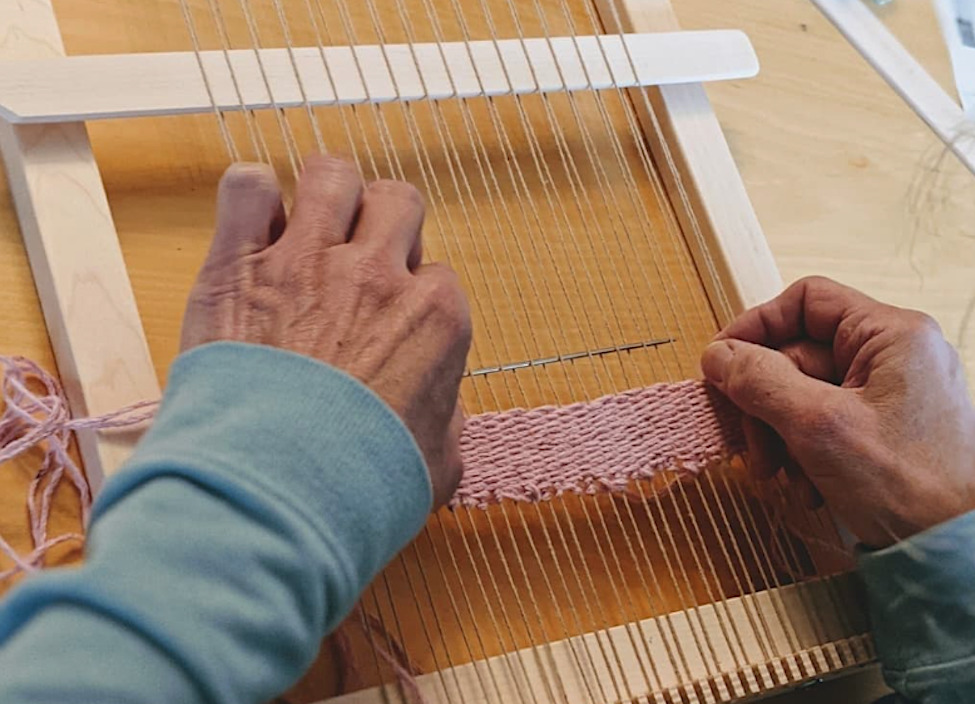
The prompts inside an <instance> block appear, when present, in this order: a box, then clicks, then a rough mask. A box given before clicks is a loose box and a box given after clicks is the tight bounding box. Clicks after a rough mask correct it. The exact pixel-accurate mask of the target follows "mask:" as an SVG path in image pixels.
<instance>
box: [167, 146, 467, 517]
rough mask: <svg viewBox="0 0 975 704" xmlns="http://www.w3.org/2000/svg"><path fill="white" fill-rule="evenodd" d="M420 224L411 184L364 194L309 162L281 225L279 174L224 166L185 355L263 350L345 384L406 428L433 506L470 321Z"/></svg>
mask: <svg viewBox="0 0 975 704" xmlns="http://www.w3.org/2000/svg"><path fill="white" fill-rule="evenodd" d="M423 214H424V205H423V199H422V197H421V196H420V194H419V193H418V192H417V190H416V189H415V188H413V186H410V185H409V184H407V183H403V182H399V181H377V182H375V183H370V184H369V185H365V184H363V182H362V178H361V177H360V176H359V173H358V172H357V171H356V169H355V167H354V166H353V165H352V164H350V163H349V162H347V161H343V160H342V159H337V158H335V157H324V156H313V157H310V158H308V159H307V160H306V162H305V170H304V173H303V174H302V175H301V179H300V180H299V182H298V186H297V192H296V195H295V204H294V207H293V208H292V211H291V216H290V218H289V219H288V220H287V221H286V219H285V215H284V207H283V205H282V202H281V190H280V188H279V186H278V182H277V179H276V178H275V176H274V171H273V170H272V169H271V168H270V167H268V166H262V165H259V164H249V165H247V164H238V165H235V166H232V167H231V168H230V169H229V170H228V171H227V174H226V175H225V176H224V178H223V180H222V181H221V183H220V194H219V197H218V203H217V231H216V235H215V236H214V238H213V244H212V245H211V248H210V253H209V255H208V256H207V259H206V262H204V264H203V268H202V270H201V271H200V274H199V276H198V277H197V280H196V285H195V286H194V287H193V291H192V293H191V294H190V299H189V303H188V304H187V307H186V316H185V318H184V320H183V335H182V344H181V346H182V349H183V350H187V349H190V348H192V347H196V346H197V345H202V344H205V343H207V342H215V341H217V340H236V341H239V342H250V343H257V344H263V345H271V346H274V347H281V348H283V349H286V350H290V351H292V352H297V353H298V354H302V355H306V356H308V357H313V358H315V359H318V360H320V361H322V362H326V363H327V364H331V365H332V366H334V367H337V368H338V369H341V370H342V371H344V372H346V373H348V374H350V375H352V376H354V377H355V378H357V379H358V380H359V381H361V382H362V383H364V384H365V385H366V386H368V387H369V388H371V389H372V390H373V391H374V392H375V393H376V394H377V395H378V396H379V397H380V398H382V399H383V400H384V401H385V402H386V403H387V404H389V406H390V407H391V408H392V409H393V410H394V411H395V412H396V413H397V414H398V415H399V416H400V418H402V420H403V422H404V423H405V424H406V427H407V428H409V429H410V432H411V433H412V434H413V437H414V438H415V439H416V442H417V445H419V447H420V450H421V451H422V452H423V456H424V459H425V460H426V463H427V468H428V469H429V471H430V481H431V484H432V486H433V500H434V506H435V507H439V506H441V505H443V504H444V503H446V502H447V500H448V499H449V498H450V497H451V496H452V495H453V493H454V490H455V489H456V487H457V483H458V482H459V481H460V476H461V470H462V466H461V458H460V446H459V442H460V431H461V428H462V427H463V416H462V415H461V411H460V406H459V404H458V401H457V394H458V388H459V386H460V380H461V375H462V374H463V371H464V365H465V361H466V358H467V350H468V348H469V347H470V344H471V321H470V314H469V311H468V307H467V299H466V298H465V296H464V292H463V290H462V289H461V287H460V284H459V282H458V280H457V277H456V275H455V274H454V273H453V272H452V271H451V270H450V269H449V268H448V267H446V266H444V265H442V264H422V263H421V261H420V259H421V251H422V244H421V241H420V228H421V225H422V223H423Z"/></svg>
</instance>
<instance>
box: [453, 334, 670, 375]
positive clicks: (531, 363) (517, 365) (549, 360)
mask: <svg viewBox="0 0 975 704" xmlns="http://www.w3.org/2000/svg"><path fill="white" fill-rule="evenodd" d="M675 341H676V340H675V338H672V337H667V338H660V339H659V340H647V341H646V342H631V343H629V344H626V345H615V346H613V347H600V348H599V349H596V350H585V351H584V352H570V353H569V354H560V355H555V356H552V357H539V358H537V359H525V360H522V361H520V362H510V363H508V364H501V365H498V366H494V367H482V368H480V369H472V370H471V371H469V372H466V373H465V374H464V376H465V377H473V376H487V375H488V374H497V373H499V372H513V371H516V370H518V369H530V368H532V367H544V366H547V365H549V364H558V363H559V362H572V361H574V360H577V359H590V358H592V357H602V356H604V355H607V354H616V353H618V352H632V351H633V350H642V349H647V348H649V347H660V346H662V345H669V344H671V343H673V342H675Z"/></svg>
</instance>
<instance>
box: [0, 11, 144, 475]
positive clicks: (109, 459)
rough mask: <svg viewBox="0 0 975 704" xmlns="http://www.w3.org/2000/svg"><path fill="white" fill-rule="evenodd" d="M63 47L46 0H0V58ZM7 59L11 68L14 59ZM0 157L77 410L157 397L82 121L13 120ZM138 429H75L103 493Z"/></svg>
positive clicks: (93, 411)
mask: <svg viewBox="0 0 975 704" xmlns="http://www.w3.org/2000/svg"><path fill="white" fill-rule="evenodd" d="M62 53H63V48H62V44H61V36H60V33H59V32H58V25H57V21H56V19H55V17H54V10H53V9H52V7H51V2H50V0H0V57H3V58H7V59H18V58H23V59H24V60H30V59H33V58H36V57H39V56H57V55H59V54H62ZM7 65H13V62H9V63H8V64H7ZM0 154H2V156H3V161H4V163H5V164H6V167H7V174H8V179H9V182H10V191H11V193H12V195H13V199H14V204H15V205H16V207H17V214H18V216H19V220H20V226H21V230H22V232H23V237H24V244H25V246H26V248H27V254H28V255H29V257H30V265H31V269H32V271H33V274H34V281H35V283H36V285H37V294H38V296H39V297H40V300H41V305H42V306H43V309H44V318H45V320H46V322H47V329H48V332H49V334H50V336H51V346H52V347H53V348H54V353H55V355H56V356H57V362H58V372H59V373H60V377H61V382H62V383H63V384H64V389H65V391H66V392H67V395H68V400H69V402H70V404H71V411H72V413H73V414H74V415H75V416H85V415H97V414H99V413H107V412H109V411H115V410H118V409H119V408H122V407H123V406H126V405H128V404H130V403H133V402H135V401H143V400H146V399H154V398H158V397H159V384H158V382H157V381H156V372H155V369H154V368H153V365H152V359H151V357H150V355H149V347H148V345H147V344H146V337H145V334H144V333H143V331H142V322H141V320H140V318H139V311H138V309H137V308H136V303H135V296H134V295H133V293H132V287H131V285H130V284H129V277H128V274H127V273H126V270H125V262H124V260H123V259H122V251H121V248H120V247H119V241H118V236H117V234H116V232H115V226H114V224H113V223H112V213H111V211H110V210H109V207H108V199H107V198H106V196H105V188H104V186H103V185H102V178H101V174H100V173H99V171H98V166H97V165H96V164H95V159H94V156H93V155H92V152H91V146H90V145H89V143H88V133H87V132H86V130H85V126H84V125H82V124H68V125H21V126H17V125H7V124H3V122H2V121H0ZM137 437H138V434H137V433H134V432H130V433H108V434H99V433H97V432H94V431H81V432H79V433H78V441H79V443H78V444H79V447H80V449H81V455H82V458H83V459H84V463H85V471H86V473H87V475H88V480H89V482H91V484H92V487H93V489H94V490H96V491H97V490H98V488H99V486H100V485H101V482H102V479H103V477H104V476H105V475H108V474H111V473H112V472H114V471H115V470H116V469H118V467H119V466H120V465H121V464H122V463H123V462H124V461H125V459H126V458H127V457H128V456H129V454H130V452H131V451H132V448H133V446H134V444H135V441H136V439H137Z"/></svg>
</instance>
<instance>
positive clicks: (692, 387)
mask: <svg viewBox="0 0 975 704" xmlns="http://www.w3.org/2000/svg"><path fill="white" fill-rule="evenodd" d="M743 449H744V438H743V436H742V432H741V415H740V413H739V411H738V410H737V409H736V408H734V407H733V406H732V405H731V404H730V403H729V402H728V401H727V400H726V399H725V398H724V397H723V396H721V394H719V393H717V392H716V391H714V390H713V389H711V388H710V387H708V386H707V385H706V384H704V382H701V381H683V382H680V383H676V384H657V385H655V386H650V387H647V388H643V389H634V390H632V391H625V392H623V393H619V394H613V395H611V396H603V397H602V398H599V399H596V400H595V401H590V402H586V403H575V404H572V405H570V406H562V407H560V408H556V407H552V406H546V407H543V408H536V409H532V410H527V411H526V410H522V409H517V410H513V411H505V412H503V413H485V414H484V415H479V416H474V417H472V418H469V419H468V420H467V424H466V426H465V427H464V434H463V436H462V437H461V455H462V456H463V458H464V465H465V474H464V479H463V480H462V481H461V484H460V488H459V489H458V491H457V494H456V495H455V496H454V498H453V500H452V501H451V506H467V507H479V508H484V507H486V506H488V505H490V504H496V503H498V502H500V501H501V500H502V499H512V500H514V501H542V500H545V499H550V498H552V497H554V496H558V495H560V494H562V493H565V492H575V493H583V494H594V493H598V492H604V491H622V490H623V489H625V488H626V487H627V484H628V483H629V482H631V481H633V480H634V479H647V478H650V477H652V476H653V475H654V474H656V473H658V472H660V471H664V470H680V471H685V472H696V471H699V470H700V469H703V468H704V467H705V466H707V465H708V464H710V463H712V462H715V461H717V460H720V459H724V458H727V457H729V456H730V455H733V454H736V453H738V452H741V451H742V450H743Z"/></svg>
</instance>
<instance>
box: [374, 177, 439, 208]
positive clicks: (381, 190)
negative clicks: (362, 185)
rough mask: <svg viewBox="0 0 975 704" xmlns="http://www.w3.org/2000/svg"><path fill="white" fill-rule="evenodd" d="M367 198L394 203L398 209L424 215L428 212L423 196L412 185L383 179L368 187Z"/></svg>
mask: <svg viewBox="0 0 975 704" xmlns="http://www.w3.org/2000/svg"><path fill="white" fill-rule="evenodd" d="M364 197H365V198H367V199H372V198H376V199H380V200H383V201H393V202H395V203H396V205H397V207H399V208H403V209H406V210H407V211H412V212H417V213H419V214H420V215H422V214H423V213H424V212H425V211H426V203H425V201H424V199H423V195H422V194H421V193H420V191H418V190H417V189H416V187H415V186H413V185H412V184H410V183H406V182H405V181H394V180H391V179H382V180H379V181H373V182H372V183H370V184H369V185H368V186H367V187H366V191H365V195H364Z"/></svg>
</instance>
